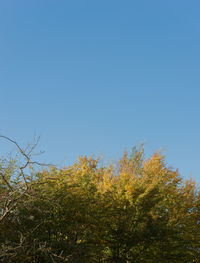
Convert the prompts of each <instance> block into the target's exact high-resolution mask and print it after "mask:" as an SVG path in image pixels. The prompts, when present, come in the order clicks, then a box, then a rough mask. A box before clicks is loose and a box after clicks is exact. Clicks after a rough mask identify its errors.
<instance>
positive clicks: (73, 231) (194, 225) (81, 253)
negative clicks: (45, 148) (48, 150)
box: [0, 147, 200, 263]
mask: <svg viewBox="0 0 200 263" xmlns="http://www.w3.org/2000/svg"><path fill="white" fill-rule="evenodd" d="M20 149H21V148H20ZM21 153H22V154H25V155H24V157H25V160H26V167H25V165H21V166H20V165H19V163H18V162H17V160H15V159H11V160H4V159H2V160H1V162H0V262H7V263H12V262H15V263H18V262H19V263H23V262H24V263H25V262H26V263H39V262H41V263H46V262H52V263H54V262H77V263H78V262H80V263H84V262H85V263H90V262H91V263H95V262H102V263H103V262H124V263H130V262H135V263H155V262H157V263H165V262H166V263H168V262H172V263H173V262H174V263H179V262H180V263H184V262H185V263H186V262H187V263H190V262H191V263H192V262H193V263H199V262H200V191H199V188H198V186H197V184H196V183H195V181H193V180H183V178H181V176H180V174H179V173H178V171H174V170H172V169H170V168H169V167H168V166H167V164H166V162H165V157H164V156H162V154H160V153H159V152H158V153H155V154H153V155H152V156H151V157H150V158H144V148H143V147H134V148H133V150H132V152H131V154H128V153H127V152H126V151H125V153H124V155H123V156H122V158H121V159H120V160H119V161H118V162H116V163H112V164H108V165H102V164H101V162H100V160H99V159H98V158H94V157H86V156H81V157H79V159H78V160H77V161H76V162H75V163H74V164H73V165H71V166H69V167H64V168H61V169H58V168H56V167H54V166H52V167H48V168H40V169H39V170H38V169H34V168H33V164H34V162H31V161H30V158H29V155H28V154H26V153H25V152H24V151H22V152H21ZM27 167H29V171H27V170H26V172H25V170H24V168H26V169H27Z"/></svg>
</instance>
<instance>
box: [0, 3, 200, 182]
mask: <svg viewBox="0 0 200 263" xmlns="http://www.w3.org/2000/svg"><path fill="white" fill-rule="evenodd" d="M199 11H200V1H199V0H193V1H185V0H176V1H174V0H167V1H160V0H157V1H154V0H152V1H149V0H146V1H143V0H138V1H133V0H127V1H118V0H109V1H108V0H106V1H104V0H101V1H95V0H90V1H89V0H85V1H84V0H80V1H76V0H73V1H64V0H59V1H58V0H54V1H52V0H43V1H41V0H32V1H27V0H24V1H22V0H17V1H16V0H13V1H10V0H4V1H1V3H0V91H1V103H0V111H1V115H0V133H1V134H4V135H7V136H9V137H11V138H14V139H16V140H17V141H18V142H19V143H20V144H22V145H25V144H26V143H27V142H28V141H30V140H32V138H33V136H34V134H36V135H41V144H40V149H44V150H46V153H45V155H43V156H41V159H43V160H45V161H48V162H53V163H56V164H58V165H67V164H71V163H72V162H73V161H74V160H76V158H77V156H78V155H79V154H87V155H90V154H92V153H95V154H98V153H104V155H105V158H106V159H107V160H109V159H110V158H116V159H117V158H118V157H119V156H120V155H121V154H122V152H123V150H124V148H125V147H126V148H127V149H128V150H130V149H131V147H132V146H133V145H136V144H138V143H142V142H145V143H146V146H145V148H146V153H147V155H149V154H151V153H153V152H154V150H158V149H160V148H164V150H165V153H166V155H167V162H168V164H169V165H170V166H172V167H174V168H177V167H178V168H179V169H180V172H181V173H182V175H183V176H184V177H186V178H189V177H190V175H191V174H192V176H193V177H194V178H196V179H197V180H198V181H199V182H200V165H199V163H200V158H199V157H200V15H199ZM0 147H1V151H2V152H4V151H5V150H7V144H5V143H3V142H2V141H1V142H0Z"/></svg>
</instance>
